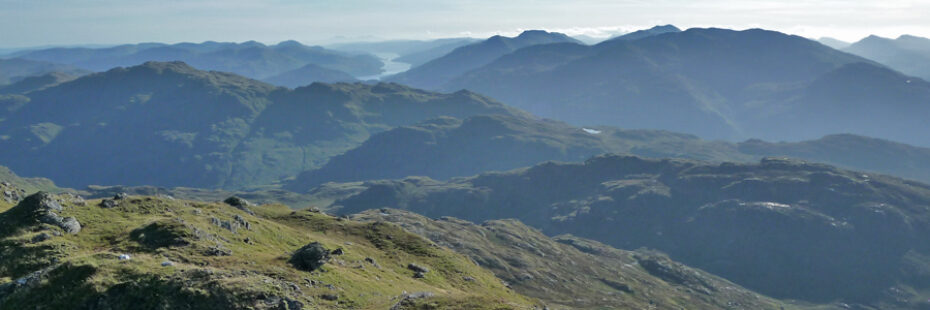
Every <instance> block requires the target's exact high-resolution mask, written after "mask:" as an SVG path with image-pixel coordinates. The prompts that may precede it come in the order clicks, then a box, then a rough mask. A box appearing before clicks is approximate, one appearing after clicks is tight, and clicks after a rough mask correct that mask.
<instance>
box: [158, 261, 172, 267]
mask: <svg viewBox="0 0 930 310" xmlns="http://www.w3.org/2000/svg"><path fill="white" fill-rule="evenodd" d="M161 266H162V267H171V266H174V262H172V261H164V262H162V263H161Z"/></svg>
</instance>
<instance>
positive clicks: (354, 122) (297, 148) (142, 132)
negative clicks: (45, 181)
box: [0, 62, 523, 188]
mask: <svg viewBox="0 0 930 310" xmlns="http://www.w3.org/2000/svg"><path fill="white" fill-rule="evenodd" d="M17 98H19V99H17ZM3 102H7V103H5V105H6V106H7V107H8V108H7V109H5V110H0V112H2V113H0V119H4V120H3V121H2V122H0V136H2V137H3V139H0V145H2V146H0V147H2V148H3V149H6V150H17V151H16V152H0V162H2V163H4V164H5V165H7V166H9V167H11V168H13V169H14V170H17V171H18V172H19V173H22V174H24V175H31V176H47V177H50V178H52V179H54V180H56V181H57V182H59V183H60V184H62V185H64V186H68V187H79V188H80V187H84V186H86V185H89V184H102V185H117V184H121V185H156V186H172V187H173V186H188V187H206V188H243V187H248V186H254V185H263V184H269V183H273V182H275V181H277V180H279V179H281V178H285V177H287V176H293V175H295V174H296V173H298V172H300V171H302V170H306V169H310V168H314V167H318V166H319V165H321V164H322V163H324V162H326V160H327V159H328V158H329V157H330V156H333V155H337V154H340V153H342V152H343V151H345V150H348V149H350V148H352V147H354V146H356V145H358V144H359V143H361V142H362V141H364V140H365V139H366V138H367V137H368V136H369V135H370V134H371V133H375V132H379V131H383V130H387V129H390V128H393V127H396V126H402V125H412V124H415V123H417V122H420V121H422V120H425V119H430V118H435V117H439V116H444V115H448V116H454V117H467V116H472V115H480V114H497V113H504V114H522V113H523V112H520V111H517V110H515V109H512V108H509V107H506V106H504V105H502V104H500V103H498V102H496V101H493V100H491V99H488V98H486V97H482V96H480V95H477V94H474V93H471V92H467V91H462V92H457V93H453V94H438V93H430V92H425V91H420V90H415V89H411V88H408V87H405V86H401V85H396V84H376V85H364V84H319V83H317V84H312V85H310V86H307V87H301V88H298V89H294V90H290V89H286V88H279V87H274V86H271V85H268V84H264V83H262V82H258V81H254V80H250V79H247V78H243V77H240V76H236V75H232V74H227V73H219V72H206V71H200V70H197V69H194V68H192V67H190V66H188V65H186V64H184V63H180V62H170V63H158V62H150V63H146V64H144V65H140V66H136V67H130V68H117V69H113V70H110V71H107V72H103V73H97V74H92V75H88V76H85V77H82V78H79V79H76V80H73V81H70V82H66V83H63V84H59V85H57V86H53V87H49V88H46V89H43V90H40V91H34V92H31V93H28V97H25V96H19V97H10V98H8V99H7V100H5V101H0V103H3Z"/></svg>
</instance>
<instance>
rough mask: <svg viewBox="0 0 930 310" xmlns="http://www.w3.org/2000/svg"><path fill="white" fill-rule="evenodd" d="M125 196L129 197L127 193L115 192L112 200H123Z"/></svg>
mask: <svg viewBox="0 0 930 310" xmlns="http://www.w3.org/2000/svg"><path fill="white" fill-rule="evenodd" d="M126 198H129V194H127V193H117V194H116V195H113V200H123V199H126Z"/></svg>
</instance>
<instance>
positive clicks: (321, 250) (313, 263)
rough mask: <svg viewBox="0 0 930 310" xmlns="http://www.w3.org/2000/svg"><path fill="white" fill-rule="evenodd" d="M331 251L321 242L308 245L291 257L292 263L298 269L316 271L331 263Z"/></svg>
mask: <svg viewBox="0 0 930 310" xmlns="http://www.w3.org/2000/svg"><path fill="white" fill-rule="evenodd" d="M329 257H330V251H329V250H327V249H326V248H325V247H323V244H321V243H319V242H312V243H310V244H307V245H305V246H303V247H301V248H300V249H298V250H297V251H296V252H294V255H293V256H291V259H290V263H291V265H294V267H296V268H297V269H300V270H304V271H314V270H316V269H318V268H320V267H322V266H323V265H324V264H326V262H327V261H329Z"/></svg>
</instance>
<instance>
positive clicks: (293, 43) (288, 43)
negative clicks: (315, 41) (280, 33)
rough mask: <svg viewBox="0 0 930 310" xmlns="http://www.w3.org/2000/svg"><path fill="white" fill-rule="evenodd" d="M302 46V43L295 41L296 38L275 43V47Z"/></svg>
mask: <svg viewBox="0 0 930 310" xmlns="http://www.w3.org/2000/svg"><path fill="white" fill-rule="evenodd" d="M302 46H304V45H303V44H301V43H300V42H297V41H296V40H287V41H281V43H278V44H276V45H275V47H302Z"/></svg>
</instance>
